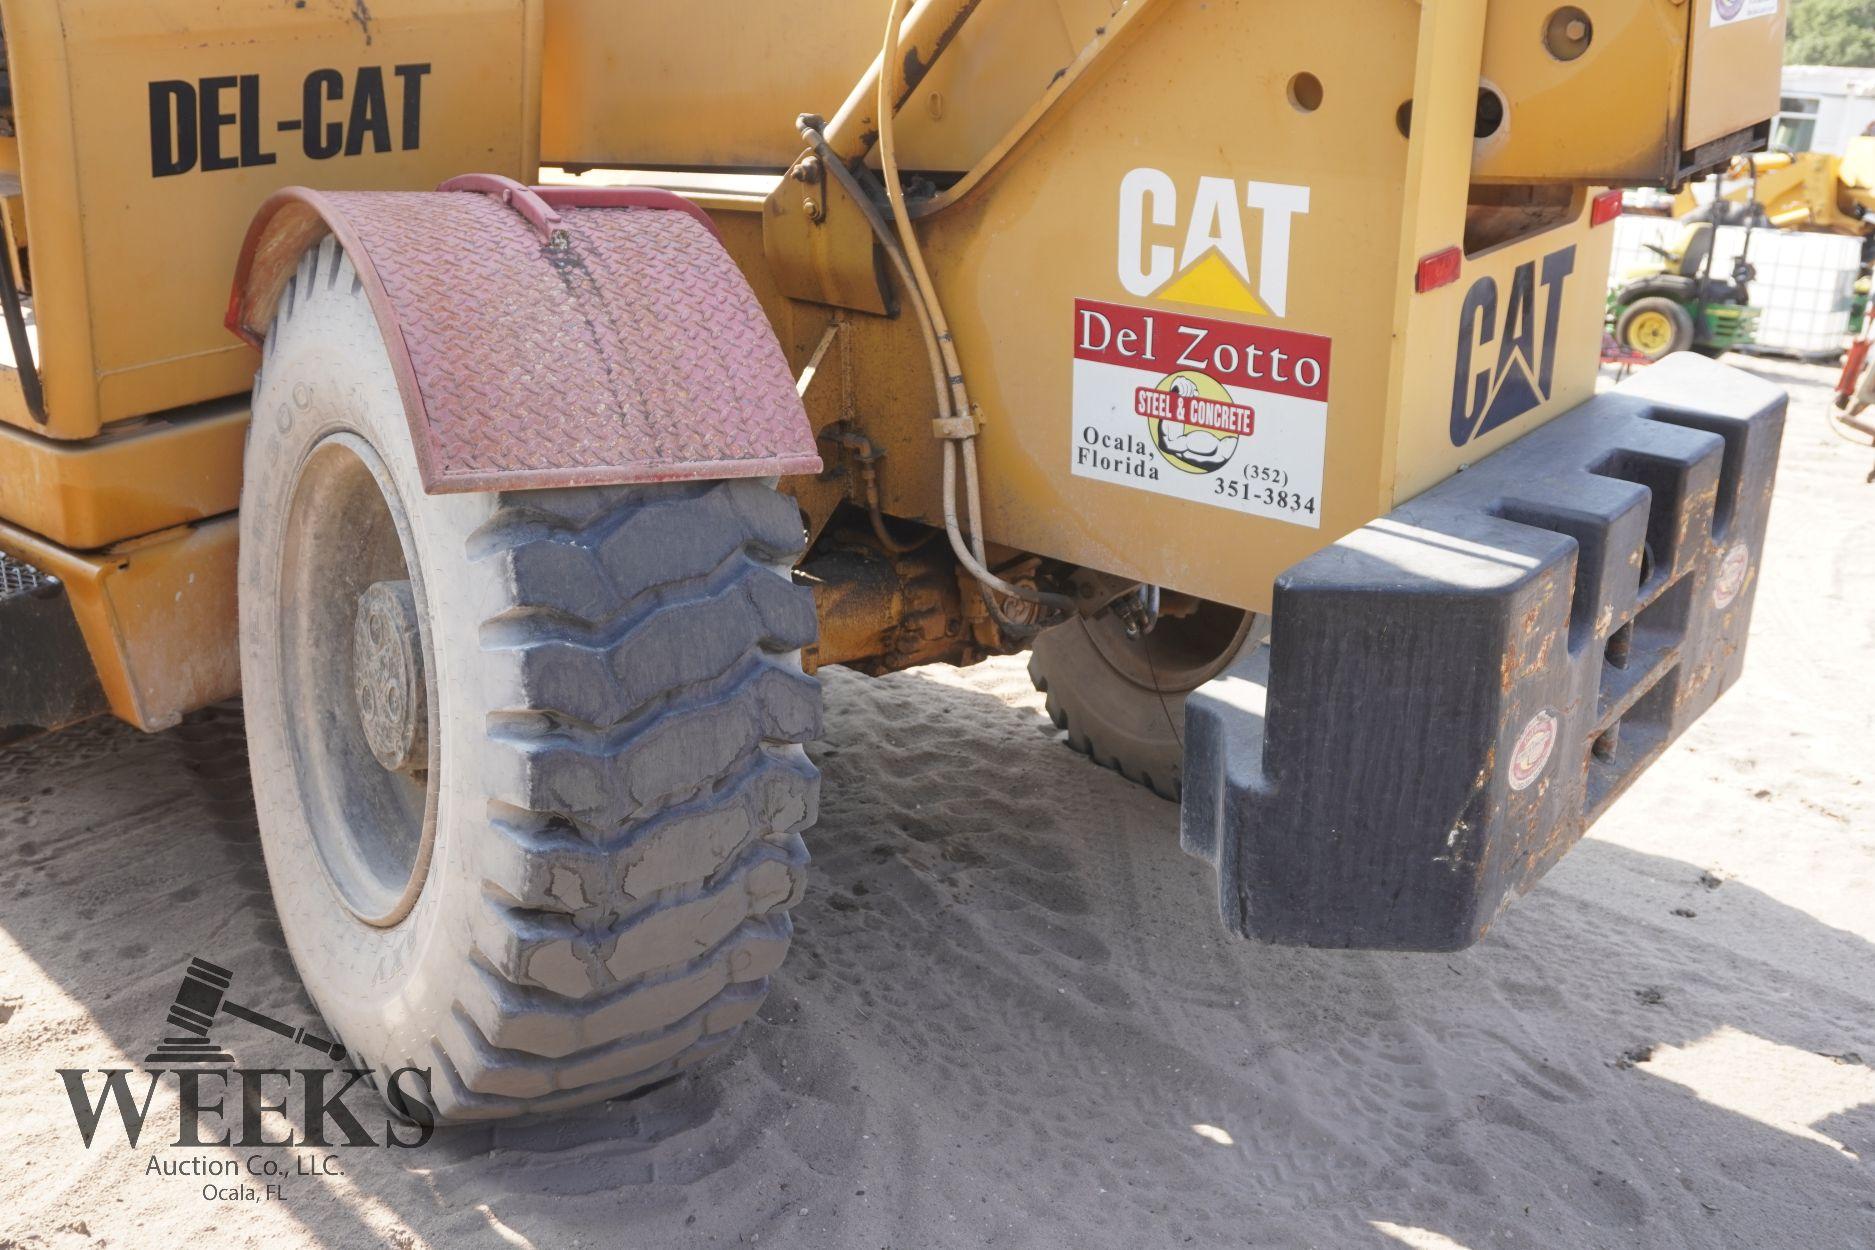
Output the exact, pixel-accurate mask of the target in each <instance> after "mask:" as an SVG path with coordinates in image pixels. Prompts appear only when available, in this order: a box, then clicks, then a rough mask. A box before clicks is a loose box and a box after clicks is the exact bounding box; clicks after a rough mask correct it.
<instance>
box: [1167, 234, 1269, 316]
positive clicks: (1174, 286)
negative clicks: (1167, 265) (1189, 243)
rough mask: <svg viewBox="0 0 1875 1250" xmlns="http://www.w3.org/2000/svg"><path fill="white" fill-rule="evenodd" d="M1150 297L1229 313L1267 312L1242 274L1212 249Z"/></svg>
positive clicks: (1261, 314)
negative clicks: (1221, 309) (1225, 310)
mask: <svg viewBox="0 0 1875 1250" xmlns="http://www.w3.org/2000/svg"><path fill="white" fill-rule="evenodd" d="M1152 298H1153V299H1169V300H1176V301H1178V302H1179V303H1181V304H1203V305H1206V306H1207V307H1210V308H1225V309H1229V310H1230V311H1231V312H1240V313H1251V314H1254V315H1257V316H1266V315H1268V313H1269V306H1268V305H1266V304H1265V303H1264V302H1263V301H1262V300H1260V299H1258V298H1257V296H1256V292H1254V291H1252V290H1251V289H1250V284H1249V283H1248V282H1246V281H1244V277H1243V275H1242V274H1240V273H1238V272H1237V270H1236V267H1235V266H1233V265H1232V264H1231V263H1230V262H1229V261H1227V260H1225V259H1224V254H1223V253H1222V252H1219V251H1218V250H1217V249H1215V248H1213V249H1211V250H1210V251H1207V252H1206V253H1205V254H1204V255H1203V256H1200V257H1199V258H1198V259H1197V260H1196V261H1194V262H1193V263H1192V264H1190V265H1187V266H1186V267H1185V269H1184V271H1183V272H1182V273H1179V274H1177V275H1176V276H1174V277H1173V279H1172V280H1171V281H1170V282H1168V283H1166V284H1165V285H1164V286H1162V287H1160V288H1159V289H1158V290H1156V291H1154V292H1153V293H1152Z"/></svg>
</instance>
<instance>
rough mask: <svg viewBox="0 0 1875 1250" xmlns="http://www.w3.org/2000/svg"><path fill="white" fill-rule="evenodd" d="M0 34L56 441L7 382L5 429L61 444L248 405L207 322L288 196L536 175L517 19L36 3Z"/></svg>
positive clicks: (394, 10)
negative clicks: (467, 175) (208, 409)
mask: <svg viewBox="0 0 1875 1250" xmlns="http://www.w3.org/2000/svg"><path fill="white" fill-rule="evenodd" d="M5 19H6V36H7V51H8V56H9V60H10V64H11V68H12V71H13V91H14V100H15V110H16V116H17V117H18V122H19V148H20V159H21V162H22V164H23V166H24V181H25V183H26V221H27V229H28V232H29V234H30V237H31V241H32V271H33V279H34V281H33V287H34V290H33V296H34V312H35V315H36V317H37V320H38V327H39V350H38V354H39V363H40V371H41V374H42V376H43V379H44V385H45V393H46V408H47V411H48V414H49V417H50V420H49V421H48V423H47V424H46V425H44V426H43V427H41V426H39V425H38V424H37V423H35V422H34V420H33V419H32V417H31V416H30V415H29V414H28V413H27V411H26V409H25V405H24V403H23V402H22V400H21V397H20V392H19V387H18V383H17V379H16V377H14V376H12V373H11V371H10V370H9V371H7V376H6V377H4V378H0V421H5V422H9V423H11V424H13V425H18V426H24V427H26V428H29V429H34V430H35V431H37V432H39V433H43V434H46V435H48V436H50V437H53V438H88V437H90V436H91V435H93V434H95V433H97V432H98V431H99V430H100V429H101V428H103V427H104V426H105V425H107V424H109V423H111V422H113V421H119V420H122V419H124V418H127V417H135V416H141V415H143V414H146V413H151V412H159V411H163V410H165V409H169V408H175V407H179V406H181V405H184V404H191V403H196V402H199V401H202V400H206V399H213V398H217V397H220V396H224V395H233V394H237V393H240V392H243V391H245V390H246V389H247V388H248V386H249V384H250V382H251V379H252V376H253V372H254V366H255V357H254V354H253V352H252V350H251V349H249V348H248V347H246V346H244V345H243V344H241V343H239V342H237V341H236V340H235V339H234V338H233V337H232V336H231V335H229V334H228V333H227V331H226V330H225V329H223V327H222V324H221V321H222V316H223V314H224V312H225V311H226V309H227V302H228V288H229V283H230V281H231V279H232V276H233V272H234V259H235V249H236V247H237V246H238V244H239V241H240V238H241V235H242V232H243V231H244V230H245V229H246V225H247V222H248V221H249V220H251V219H252V217H253V215H254V210H255V208H256V207H257V206H258V205H259V204H260V202H261V200H263V199H265V198H266V196H267V195H268V194H269V193H271V192H272V191H274V190H276V189H277V188H279V187H280V186H282V185H284V184H288V183H295V182H298V183H307V184H310V185H323V186H344V187H380V188H427V187H431V186H434V185H435V184H436V183H437V182H439V181H440V180H442V179H444V178H447V177H449V176H451V175H453V174H456V173H460V172H462V171H463V170H464V169H465V168H475V169H487V170H489V171H490V172H495V173H506V174H509V175H522V176H525V175H530V174H531V173H532V170H533V165H534V162H535V159H536V157H535V143H536V138H537V127H538V121H537V118H538V111H537V110H538V101H537V93H538V64H539V62H538V54H537V51H536V49H537V47H538V41H539V33H538V25H539V22H538V13H537V12H536V10H535V9H534V8H533V7H532V6H531V5H530V4H528V3H524V2H523V0H398V2H396V3H383V4H376V5H373V6H370V7H369V8H367V7H366V6H363V5H358V6H354V5H352V4H350V3H349V2H347V3H337V2H336V0H313V2H311V3H308V4H306V5H304V6H298V7H296V6H294V5H239V6H230V5H227V4H223V3H219V2H217V0H176V2H173V3H164V4H161V5H155V4H150V3H147V2H146V0H56V2H52V0H40V2H37V3H30V4H10V5H8V6H7V7H6V10H5Z"/></svg>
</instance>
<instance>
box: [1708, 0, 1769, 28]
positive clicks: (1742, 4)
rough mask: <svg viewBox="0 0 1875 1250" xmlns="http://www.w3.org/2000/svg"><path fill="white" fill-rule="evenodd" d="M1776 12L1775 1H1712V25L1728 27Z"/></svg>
mask: <svg viewBox="0 0 1875 1250" xmlns="http://www.w3.org/2000/svg"><path fill="white" fill-rule="evenodd" d="M1775 12H1777V0H1712V25H1714V26H1730V25H1731V24H1732V23H1733V22H1749V21H1750V20H1751V19H1752V18H1754V17H1769V16H1771V14H1773V13H1775Z"/></svg>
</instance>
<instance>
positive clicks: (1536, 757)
mask: <svg viewBox="0 0 1875 1250" xmlns="http://www.w3.org/2000/svg"><path fill="white" fill-rule="evenodd" d="M1555 749H1556V713H1554V712H1551V711H1547V710H1546V711H1542V712H1538V713H1537V714H1536V715H1535V716H1532V717H1531V718H1530V723H1529V724H1527V725H1525V726H1524V727H1523V732H1522V733H1520V734H1518V735H1517V745H1516V746H1515V747H1514V748H1512V750H1511V753H1510V788H1511V789H1513V790H1522V789H1523V788H1525V787H1526V786H1528V785H1529V784H1530V783H1531V782H1533V781H1535V780H1536V779H1537V778H1538V777H1540V776H1542V775H1543V766H1544V765H1545V764H1548V763H1549V757H1550V753H1551V752H1552V751H1554V750H1555Z"/></svg>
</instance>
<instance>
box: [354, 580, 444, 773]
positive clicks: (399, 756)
mask: <svg viewBox="0 0 1875 1250" xmlns="http://www.w3.org/2000/svg"><path fill="white" fill-rule="evenodd" d="M352 697H353V699H354V700H355V701H356V702H357V704H358V721H359V724H360V725H362V726H363V727H364V731H365V742H366V744H367V745H369V746H370V748H371V754H372V755H374V756H376V757H377V761H378V763H380V764H382V765H383V766H384V767H385V768H386V769H387V770H388V771H390V772H394V773H403V774H405V775H407V776H412V777H414V776H416V775H418V774H420V773H422V772H423V771H424V770H425V769H426V768H427V767H428V766H429V758H430V745H429V716H430V713H429V698H428V695H427V693H426V689H425V685H424V674H423V636H422V632H421V630H420V628H419V626H418V621H417V599H416V595H415V594H414V593H413V592H412V590H411V588H410V583H409V582H408V581H386V582H373V583H372V584H371V585H369V586H367V587H365V590H364V593H363V594H361V595H359V596H358V613H357V616H356V618H355V619H354V623H353V628H352Z"/></svg>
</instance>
